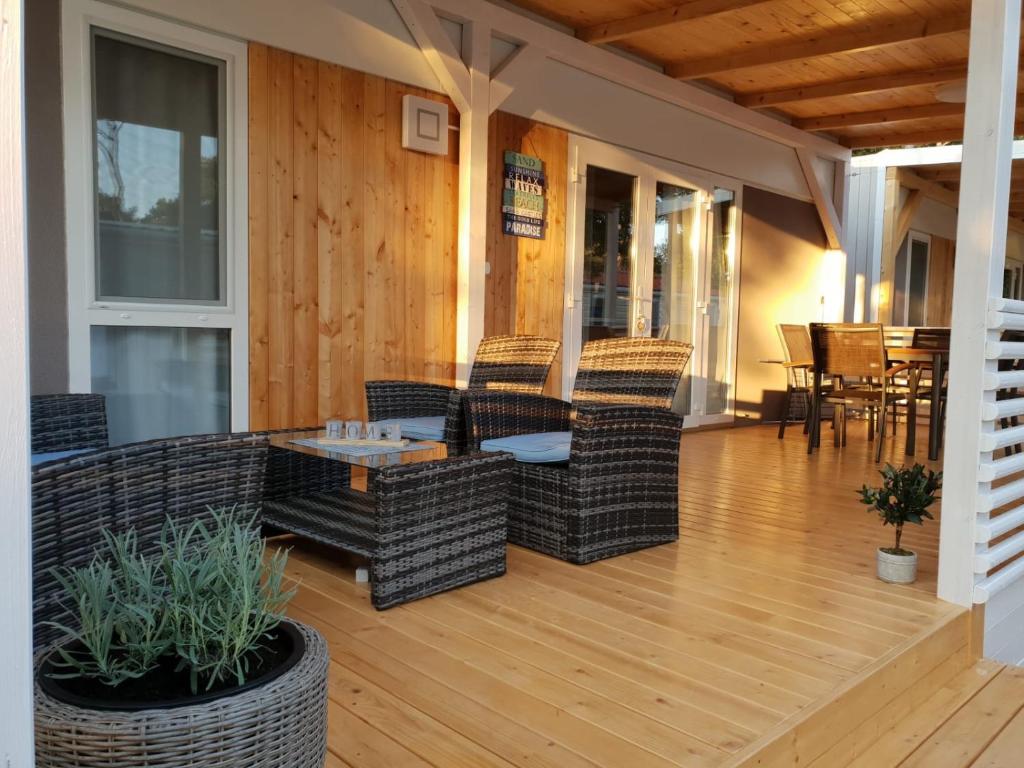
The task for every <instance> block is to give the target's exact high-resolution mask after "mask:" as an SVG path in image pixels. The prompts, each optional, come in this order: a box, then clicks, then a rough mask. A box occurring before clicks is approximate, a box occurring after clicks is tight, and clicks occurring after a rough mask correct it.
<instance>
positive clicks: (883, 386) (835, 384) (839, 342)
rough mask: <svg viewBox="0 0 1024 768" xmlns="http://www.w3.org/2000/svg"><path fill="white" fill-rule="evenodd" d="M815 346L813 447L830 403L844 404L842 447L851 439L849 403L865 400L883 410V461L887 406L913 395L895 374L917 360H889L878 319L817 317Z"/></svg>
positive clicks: (837, 433) (838, 439)
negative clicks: (895, 362) (848, 436)
mask: <svg viewBox="0 0 1024 768" xmlns="http://www.w3.org/2000/svg"><path fill="white" fill-rule="evenodd" d="M811 349H812V352H813V355H814V384H813V387H812V397H811V428H810V433H809V435H808V439H807V453H812V452H813V451H814V449H815V448H816V447H817V446H818V445H819V444H820V441H821V409H822V405H823V404H824V403H832V404H833V405H836V406H838V407H839V415H840V422H839V426H838V428H837V429H836V430H835V436H834V440H835V444H836V446H837V447H838V446H839V445H841V444H842V445H845V444H846V413H845V411H846V407H847V406H850V405H859V406H861V407H865V408H867V409H869V410H875V409H877V412H878V413H879V414H880V418H879V420H878V442H877V444H876V446H875V461H876V462H877V461H880V460H881V458H882V441H883V440H884V438H885V422H886V419H885V414H886V412H887V409H888V408H890V407H892V406H893V405H894V404H895V403H897V402H899V401H902V400H905V399H906V396H907V392H906V388H905V387H902V386H899V385H897V384H896V382H895V380H894V377H895V376H896V375H897V374H899V373H902V372H904V371H908V370H910V368H911V367H912V365H911V364H908V363H901V364H900V365H896V366H890V365H889V361H888V357H887V356H886V351H885V339H884V337H883V334H882V326H881V325H880V324H878V323H811ZM825 376H830V377H831V382H826V380H825ZM852 379H859V380H860V381H859V383H857V384H856V385H854V384H852V383H850V382H851V380H852Z"/></svg>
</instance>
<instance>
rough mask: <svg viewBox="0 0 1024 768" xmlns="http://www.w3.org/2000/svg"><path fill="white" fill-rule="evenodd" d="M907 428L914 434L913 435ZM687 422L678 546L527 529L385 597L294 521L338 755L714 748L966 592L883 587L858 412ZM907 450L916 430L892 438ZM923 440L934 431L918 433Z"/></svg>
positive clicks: (937, 618) (933, 532) (629, 758)
mask: <svg viewBox="0 0 1024 768" xmlns="http://www.w3.org/2000/svg"><path fill="white" fill-rule="evenodd" d="M901 437H902V436H901ZM824 441H825V442H826V443H828V444H826V445H824V446H823V448H822V449H821V451H820V453H816V454H815V455H814V456H812V457H807V456H806V455H805V453H804V448H805V443H804V441H803V440H802V439H801V436H800V434H799V429H793V430H792V433H791V434H790V435H788V436H787V438H786V440H785V441H779V440H777V439H776V438H775V433H774V429H772V428H770V427H752V428H746V429H738V430H726V431H715V432H704V433H688V434H686V435H685V436H684V438H683V447H682V469H681V479H682V482H681V497H682V498H681V501H682V517H681V529H682V530H681V536H680V540H679V542H678V543H677V544H673V545H669V546H664V547H659V548H656V549H651V550H647V551H644V552H640V553H636V554H633V555H628V556H624V557H619V558H615V559H613V560H609V561H604V562H601V563H596V564H593V565H590V566H586V567H578V566H572V565H568V564H565V563H562V562H559V561H557V560H553V559H551V558H547V557H544V556H542V555H539V554H536V553H532V552H530V551H527V550H523V549H520V548H517V547H511V548H510V552H509V572H508V574H507V575H506V576H505V577H503V578H500V579H495V580H492V581H489V582H486V583H482V584H478V585H474V586H472V587H469V588H465V589H461V590H457V591H455V592H451V593H448V594H445V595H440V596H437V597H434V598H431V599H428V600H422V601H419V602H416V603H412V604H409V605H406V606H402V607H400V608H396V609H392V610H390V611H386V612H377V611H375V610H374V609H373V608H372V607H371V606H370V603H369V597H368V591H367V589H366V588H365V585H361V584H356V583H355V582H354V573H353V571H352V565H353V561H352V560H351V559H349V558H347V557H346V556H345V555H343V554H340V553H338V552H336V551H333V550H327V549H323V548H318V547H315V546H313V545H310V544H308V543H303V542H301V541H298V540H293V542H291V543H292V544H293V546H294V549H293V551H292V555H291V561H290V565H289V574H290V575H291V576H293V577H294V578H296V579H300V580H301V583H302V586H301V589H300V591H299V594H298V595H297V597H296V598H295V601H294V603H293V610H292V614H293V615H295V616H296V617H297V618H299V619H301V620H304V621H307V622H309V623H311V624H313V625H315V626H317V627H318V628H319V629H320V630H321V631H322V632H323V633H324V634H325V636H326V637H327V639H328V641H329V643H330V647H331V656H332V664H331V672H330V675H331V685H330V697H331V707H330V730H329V746H330V750H331V753H332V754H331V758H330V761H329V763H328V764H329V765H336V766H345V765H348V766H353V768H355V767H356V766H389V767H390V766H427V765H432V766H445V767H447V766H467V768H469V767H472V768H478V767H479V766H492V765H493V766H511V765H517V766H520V765H521V766H551V767H552V768H556V767H557V768H566V767H568V766H585V765H591V766H592V765H598V766H615V767H619V766H645V767H646V766H652V767H654V768H657V767H658V766H679V765H684V766H688V767H691V766H693V767H697V768H699V767H701V766H717V765H723V764H726V763H728V762H730V761H731V760H732V759H733V758H734V757H735V756H737V755H740V754H742V753H743V751H744V749H745V748H746V749H747V750H748V751H749V749H750V745H751V744H752V743H754V742H755V741H756V740H758V739H759V738H761V737H762V736H763V735H765V734H768V733H770V732H771V731H772V730H773V729H776V730H777V729H778V728H779V724H780V723H782V722H783V721H784V720H786V719H787V718H790V717H792V716H794V715H795V714H796V713H798V712H799V711H800V710H802V709H803V708H806V707H809V706H811V705H813V704H815V703H820V702H821V701H823V700H825V699H828V698H829V697H830V696H832V695H834V693H835V691H836V690H837V689H839V688H840V687H841V686H843V685H844V684H845V683H848V681H850V680H851V678H854V677H855V676H857V675H858V673H862V672H863V671H864V670H866V669H868V668H869V667H871V665H873V664H877V663H878V662H879V660H880V659H882V658H883V657H886V656H887V654H891V653H893V651H894V650H895V649H897V648H900V647H901V646H905V645H906V644H907V643H909V642H912V641H913V640H914V638H915V637H917V636H918V635H919V634H920V633H926V632H929V631H931V629H932V628H933V627H934V626H937V625H939V624H941V623H942V622H944V621H948V619H949V617H950V616H951V615H952V614H953V613H954V611H955V609H953V608H952V607H951V606H948V605H946V604H944V603H941V602H940V601H938V600H937V599H936V598H934V597H933V593H934V589H935V568H936V550H937V534H938V526H937V524H932V525H930V526H927V527H925V528H924V529H921V530H916V529H915V530H914V531H911V532H909V534H908V535H907V537H906V541H907V544H908V545H909V546H911V547H912V548H914V549H916V550H917V551H918V552H919V555H920V559H921V579H920V581H919V583H918V584H916V585H914V586H912V587H895V586H888V585H884V584H882V583H880V582H878V581H877V580H876V579H875V577H874V551H875V548H876V547H877V546H878V545H879V543H887V542H888V540H889V536H890V534H891V529H886V530H885V531H883V530H882V528H881V525H880V524H879V522H878V521H877V519H876V518H874V517H873V516H872V515H870V514H869V513H868V512H867V511H866V508H865V507H863V506H862V505H861V504H859V503H858V501H857V496H856V494H855V490H856V489H857V488H859V487H860V485H861V484H862V483H863V482H873V480H874V478H875V477H876V475H875V474H874V473H875V471H876V466H875V464H874V462H873V461H871V458H870V456H869V453H868V446H867V444H866V442H865V440H864V435H863V433H861V432H860V431H859V430H858V428H857V427H855V426H854V427H851V430H850V439H849V445H848V447H847V448H845V449H842V450H840V451H838V452H837V451H836V450H835V449H833V448H832V446H831V444H830V442H828V441H829V434H828V433H827V432H826V433H825V435H824ZM886 447H887V449H889V454H890V458H891V459H893V460H894V461H897V462H902V460H903V457H902V455H901V452H900V451H899V450H898V449H899V448H900V447H902V440H898V441H888V445H887V446H886ZM920 452H921V453H922V454H923V452H924V446H920Z"/></svg>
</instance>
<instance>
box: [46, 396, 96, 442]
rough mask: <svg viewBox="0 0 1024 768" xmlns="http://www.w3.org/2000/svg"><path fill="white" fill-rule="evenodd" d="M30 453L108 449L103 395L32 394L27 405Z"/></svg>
mask: <svg viewBox="0 0 1024 768" xmlns="http://www.w3.org/2000/svg"><path fill="white" fill-rule="evenodd" d="M30 424H31V431H32V453H56V452H59V451H76V450H83V449H89V448H106V447H107V408H106V399H105V398H104V397H103V395H86V394H62V395H33V396H32V398H31V403H30Z"/></svg>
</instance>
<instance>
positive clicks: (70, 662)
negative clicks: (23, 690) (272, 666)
mask: <svg viewBox="0 0 1024 768" xmlns="http://www.w3.org/2000/svg"><path fill="white" fill-rule="evenodd" d="M254 523H255V521H254V520H253V519H249V520H244V521H243V520H240V519H239V517H238V516H237V515H236V514H235V512H234V510H229V511H211V522H210V524H207V523H204V522H202V521H195V522H192V523H190V524H189V525H185V526H182V525H179V524H177V523H175V522H174V521H172V520H168V521H167V523H166V524H165V525H164V529H163V532H162V534H161V539H160V551H159V553H156V554H145V553H142V552H140V551H139V548H138V538H137V536H136V534H135V531H134V530H130V531H128V532H126V533H123V534H120V535H111V534H109V533H105V534H104V535H105V547H104V548H103V549H102V550H100V551H98V552H97V553H96V555H95V557H94V558H93V560H92V562H90V563H89V565H87V566H85V567H82V568H65V569H57V570H55V576H56V578H57V579H58V580H59V581H60V584H61V586H62V587H63V590H64V595H65V605H67V606H68V607H69V608H70V609H71V611H72V613H73V614H74V615H75V616H77V618H78V624H79V628H77V629H76V628H72V627H71V626H67V625H62V624H54V626H57V627H58V628H59V629H60V630H61V631H62V632H63V634H64V635H65V637H66V639H67V640H68V641H70V642H68V643H63V644H61V645H60V646H59V647H58V649H57V654H56V657H55V658H54V659H53V665H54V667H55V668H56V669H57V671H56V672H55V673H54V674H53V676H54V677H62V678H73V677H88V678H93V679H96V680H99V681H100V682H102V683H103V684H105V685H109V686H117V685H120V684H121V683H123V682H125V681H126V680H129V679H132V678H138V677H142V676H143V675H145V674H146V673H148V672H150V671H152V670H153V669H155V668H156V667H157V665H158V664H160V662H161V661H162V660H164V659H166V658H168V657H173V658H175V659H176V660H177V663H176V667H177V669H178V671H180V672H183V673H184V672H185V671H187V673H188V675H189V681H190V684H191V688H192V691H193V693H196V692H197V691H198V690H199V688H200V685H203V684H204V685H205V687H206V688H207V689H209V688H211V687H213V686H214V685H216V684H218V683H221V682H224V681H226V680H227V679H229V678H233V679H234V681H235V682H236V683H238V684H239V685H241V684H243V683H244V682H245V680H246V678H247V677H248V675H249V673H250V671H251V664H252V661H253V659H254V658H255V656H256V654H257V652H258V651H259V650H260V649H261V648H262V647H263V643H264V641H265V640H266V639H267V638H268V637H269V636H270V633H271V632H272V630H273V629H274V628H275V627H277V625H278V624H279V623H280V622H281V619H282V618H283V617H284V611H285V608H286V607H287V605H288V602H289V601H290V600H291V598H292V596H293V595H294V593H295V591H294V589H292V590H285V589H284V568H285V564H286V562H287V558H288V556H287V553H285V552H282V551H281V550H276V551H275V552H274V553H273V554H272V555H270V556H269V557H267V556H266V544H265V542H264V541H263V540H262V539H261V538H260V536H259V533H258V531H257V529H256V526H255V524H254Z"/></svg>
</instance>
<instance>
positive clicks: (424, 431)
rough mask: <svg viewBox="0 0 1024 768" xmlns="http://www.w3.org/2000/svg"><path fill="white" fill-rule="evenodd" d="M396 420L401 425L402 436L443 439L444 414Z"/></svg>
mask: <svg viewBox="0 0 1024 768" xmlns="http://www.w3.org/2000/svg"><path fill="white" fill-rule="evenodd" d="M397 421H398V423H399V424H401V425H402V437H408V438H410V439H411V440H444V416H416V417H415V418H410V419H397Z"/></svg>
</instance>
